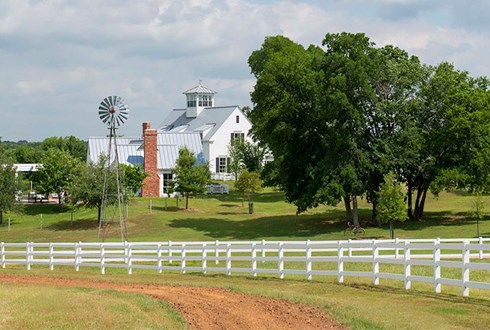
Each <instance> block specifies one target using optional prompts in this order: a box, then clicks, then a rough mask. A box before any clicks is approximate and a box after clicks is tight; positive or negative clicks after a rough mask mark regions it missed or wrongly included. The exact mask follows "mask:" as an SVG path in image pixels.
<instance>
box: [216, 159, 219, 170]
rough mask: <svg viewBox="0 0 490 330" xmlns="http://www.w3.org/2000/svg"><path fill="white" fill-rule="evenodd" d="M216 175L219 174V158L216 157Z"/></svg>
mask: <svg viewBox="0 0 490 330" xmlns="http://www.w3.org/2000/svg"><path fill="white" fill-rule="evenodd" d="M216 173H219V158H218V157H216Z"/></svg>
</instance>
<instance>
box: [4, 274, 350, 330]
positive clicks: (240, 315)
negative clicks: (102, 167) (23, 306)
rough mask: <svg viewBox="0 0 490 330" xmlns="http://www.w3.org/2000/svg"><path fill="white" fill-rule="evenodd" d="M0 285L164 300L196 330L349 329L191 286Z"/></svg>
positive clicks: (294, 309)
mask: <svg viewBox="0 0 490 330" xmlns="http://www.w3.org/2000/svg"><path fill="white" fill-rule="evenodd" d="M0 282H5V283H11V284H27V285H29V284H32V285H50V286H67V287H87V288H103V289H114V290H119V291H124V292H135V293H142V294H146V295H148V296H151V297H154V298H158V299H162V300H165V301H167V302H168V303H170V304H171V305H172V306H174V308H176V309H177V310H178V311H179V312H180V313H181V314H182V315H183V316H184V318H185V319H186V320H187V322H188V323H189V325H190V326H191V328H192V329H231V330H233V329H237V330H238V329H264V330H272V329H346V328H345V327H344V326H342V325H340V324H338V323H336V322H335V321H333V320H332V319H331V318H329V317H328V316H327V315H325V314H324V313H322V312H321V311H320V310H318V309H316V308H314V307H311V306H306V305H301V304H294V303H291V302H289V301H286V300H281V299H270V298H264V297H259V296H255V295H248V294H242V293H238V292H235V291H230V290H225V289H216V288H203V287H191V286H169V285H155V284H135V283H111V282H105V281H93V280H84V279H68V278H60V277H48V276H46V277H39V276H36V277H34V276H15V275H8V274H1V273H0Z"/></svg>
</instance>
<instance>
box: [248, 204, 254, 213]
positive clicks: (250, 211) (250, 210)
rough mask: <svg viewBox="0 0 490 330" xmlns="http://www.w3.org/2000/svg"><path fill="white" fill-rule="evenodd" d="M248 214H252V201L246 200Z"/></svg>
mask: <svg viewBox="0 0 490 330" xmlns="http://www.w3.org/2000/svg"><path fill="white" fill-rule="evenodd" d="M248 214H254V202H253V201H248Z"/></svg>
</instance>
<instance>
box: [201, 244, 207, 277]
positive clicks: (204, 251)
mask: <svg viewBox="0 0 490 330" xmlns="http://www.w3.org/2000/svg"><path fill="white" fill-rule="evenodd" d="M206 268H207V251H206V243H203V244H202V273H203V274H206Z"/></svg>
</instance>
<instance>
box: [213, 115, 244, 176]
mask: <svg viewBox="0 0 490 330" xmlns="http://www.w3.org/2000/svg"><path fill="white" fill-rule="evenodd" d="M236 116H239V118H240V120H239V123H237V122H236ZM251 127H252V124H251V123H250V121H249V120H248V118H247V117H246V116H245V115H244V114H243V112H241V111H240V110H239V109H238V108H236V109H235V110H234V111H233V112H232V113H231V115H230V116H229V117H228V118H227V119H226V120H225V121H224V123H223V125H221V127H219V128H218V130H217V131H216V132H215V133H214V135H213V136H212V137H211V138H210V141H211V142H212V143H211V144H209V154H208V155H209V158H208V159H209V169H210V171H211V173H216V157H220V156H226V155H228V145H229V144H230V141H231V133H234V132H241V133H244V134H245V139H246V140H248V141H250V142H251V141H252V139H251V138H250V137H249V136H248V131H249V130H250V128H251ZM203 149H206V148H205V147H203Z"/></svg>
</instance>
